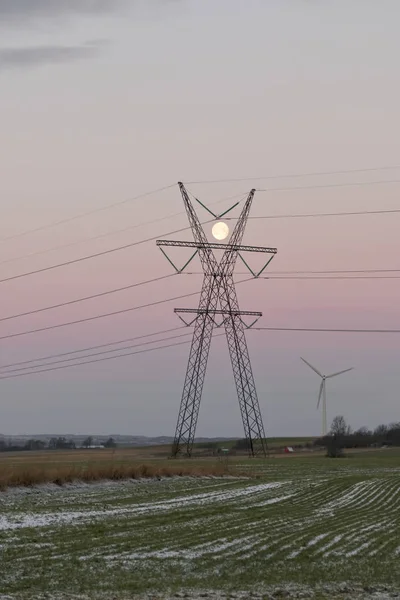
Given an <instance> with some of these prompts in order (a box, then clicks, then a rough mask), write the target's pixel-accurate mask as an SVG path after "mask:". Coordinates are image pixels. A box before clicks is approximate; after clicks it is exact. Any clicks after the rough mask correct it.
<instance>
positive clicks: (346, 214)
mask: <svg viewBox="0 0 400 600" xmlns="http://www.w3.org/2000/svg"><path fill="white" fill-rule="evenodd" d="M395 213H400V209H399V208H395V209H389V210H361V211H353V212H336V213H309V214H292V215H264V216H256V217H249V219H308V218H311V217H350V216H359V215H385V214H395ZM227 220H228V219H227ZM229 220H231V219H229Z"/></svg>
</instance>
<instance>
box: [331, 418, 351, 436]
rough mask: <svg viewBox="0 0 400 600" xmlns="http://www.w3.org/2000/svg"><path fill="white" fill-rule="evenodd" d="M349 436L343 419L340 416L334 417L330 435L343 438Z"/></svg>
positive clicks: (349, 432)
mask: <svg viewBox="0 0 400 600" xmlns="http://www.w3.org/2000/svg"><path fill="white" fill-rule="evenodd" d="M349 434H351V431H349V427H348V425H347V423H346V420H345V418H344V417H343V416H342V415H338V416H337V417H335V418H334V419H333V421H332V425H331V435H332V436H335V435H336V436H340V437H344V436H345V435H349Z"/></svg>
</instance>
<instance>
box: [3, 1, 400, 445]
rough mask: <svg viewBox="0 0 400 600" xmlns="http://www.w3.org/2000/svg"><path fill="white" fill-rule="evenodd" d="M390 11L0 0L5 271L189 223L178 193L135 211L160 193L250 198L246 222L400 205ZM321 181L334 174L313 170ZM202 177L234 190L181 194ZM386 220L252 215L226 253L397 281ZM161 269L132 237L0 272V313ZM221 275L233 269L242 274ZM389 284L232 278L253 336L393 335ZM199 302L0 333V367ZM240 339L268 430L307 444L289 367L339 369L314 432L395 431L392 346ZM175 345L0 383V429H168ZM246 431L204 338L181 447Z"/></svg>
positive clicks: (314, 417) (215, 187)
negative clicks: (268, 249)
mask: <svg viewBox="0 0 400 600" xmlns="http://www.w3.org/2000/svg"><path fill="white" fill-rule="evenodd" d="M399 19H400V4H399V2H398V0H382V1H381V2H376V0H352V1H351V2H348V1H347V0H335V1H334V2H329V3H328V2H316V1H313V0H267V1H266V0H169V1H167V0H164V1H162V0H142V1H140V0H137V1H136V0H125V1H124V0H109V1H107V0H97V1H96V0H0V111H1V116H2V118H1V129H0V133H1V138H0V205H1V209H2V210H1V219H0V238H1V239H0V279H2V280H3V279H7V278H9V277H13V276H14V275H18V274H20V273H25V272H28V271H32V270H37V269H41V268H45V267H48V266H51V265H54V264H57V263H62V262H66V261H70V260H74V259H77V258H79V257H82V256H85V255H88V254H93V253H97V252H101V251H103V250H108V249H110V248H114V247H117V246H121V245H124V244H130V243H133V242H136V241H140V240H145V239H146V238H149V237H151V238H153V237H156V236H159V237H161V238H164V237H167V234H168V233H169V232H171V231H174V230H176V229H180V228H183V227H186V226H187V219H186V216H185V214H184V213H183V212H182V211H183V203H182V198H181V196H180V193H179V189H178V187H177V186H175V187H170V188H169V189H167V190H165V191H162V192H158V193H155V194H152V195H149V196H147V197H145V198H141V199H138V200H134V199H133V198H134V197H135V196H138V195H140V194H144V193H145V192H149V191H152V190H157V189H158V188H162V187H164V186H170V185H172V184H174V183H175V182H177V181H184V182H188V183H187V187H188V189H189V190H190V191H191V192H193V194H195V195H197V197H199V198H200V199H201V200H202V202H204V203H205V204H207V205H210V206H211V205H212V204H213V203H215V202H219V201H221V200H223V199H224V198H229V197H231V196H236V195H238V197H239V196H240V195H242V196H243V197H244V196H245V194H247V193H248V192H249V190H250V189H251V188H252V187H255V188H257V189H259V190H264V191H257V193H256V195H255V199H254V203H253V208H252V216H269V215H293V214H299V213H302V214H306V213H315V212H318V213H321V212H324V213H332V212H357V211H374V210H393V209H399V210H400V201H399V192H400V166H399V165H400V116H399V114H400V113H399V106H400V73H399V68H398V57H399V55H400V38H399V35H398V27H399ZM381 167H384V168H383V169H380V170H379V168H381ZM387 167H393V168H391V169H388V168H387ZM373 168H376V169H377V170H370V171H368V170H365V171H360V172H356V170H358V169H360V170H362V169H373ZM332 171H333V172H335V171H353V172H350V173H342V174H338V173H336V174H325V175H312V174H313V173H319V172H321V173H326V172H332ZM307 174H309V175H307ZM292 175H301V177H291V176H292ZM241 178H248V180H247V181H232V179H241ZM214 180H231V181H225V182H223V183H189V182H193V181H195V182H199V181H206V182H209V181H214ZM342 184H343V185H342ZM345 184H349V185H345ZM356 184H357V185H356ZM288 188H295V189H291V190H290V189H288ZM301 188H303V189H301ZM265 190H269V191H265ZM131 199H132V200H131ZM125 200H127V202H124V203H122V202H123V201H125ZM128 200H129V201H128ZM233 202H234V200H230V201H229V200H225V201H224V202H221V203H220V205H219V206H220V207H221V210H222V209H223V208H228V207H229V206H230V205H231V204H232V203H233ZM118 203H120V204H118ZM110 205H113V206H111V207H110V208H107V209H105V210H101V211H98V212H92V211H94V210H96V209H100V208H102V207H107V206H110ZM198 208H199V216H200V217H201V219H202V221H207V220H208V215H207V213H206V212H205V211H204V210H202V209H201V208H200V207H198ZM238 210H239V209H237V211H236V213H232V216H235V215H236V216H237V215H238ZM84 213H91V214H89V215H87V216H84V217H81V218H75V217H77V216H78V215H82V214H84ZM176 213H180V214H179V215H176ZM163 217H169V218H166V219H165V220H162V221H159V222H157V221H158V220H159V219H162V218H163ZM72 218H73V219H72ZM69 219H72V220H69ZM58 221H65V222H64V223H62V224H59V225H55V226H51V227H50V226H49V225H52V224H54V223H56V222H58ZM228 223H229V224H230V226H233V225H234V222H232V221H229V222H228ZM34 229H38V231H36V232H30V233H26V232H27V231H30V230H34ZM205 229H206V232H207V234H209V235H210V232H211V224H207V225H205ZM121 230H122V231H121ZM399 231H400V213H398V214H396V213H391V214H376V215H362V216H360V215H357V216H346V217H343V216H342V217H340V216H336V217H326V218H281V219H264V220H257V219H252V220H249V223H248V226H247V229H246V234H245V238H244V242H245V243H251V244H254V245H259V246H272V247H276V248H277V249H278V254H277V256H276V257H275V259H274V260H273V262H272V263H271V266H270V267H269V272H270V273H271V274H272V273H273V272H275V273H278V272H282V271H299V270H300V271H318V270H319V271H329V270H365V269H399V272H398V273H397V276H398V277H400V241H399ZM20 234H24V235H20ZM168 237H170V238H171V239H192V238H191V234H190V232H189V231H186V232H182V233H178V234H174V235H171V236H168ZM9 238H11V239H9ZM90 238H96V239H90ZM177 257H178V255H177V254H174V258H177ZM179 257H180V258H179V260H180V261H181V262H182V263H183V262H185V258H186V257H187V253H186V251H185V250H182V251H180V254H179ZM249 260H250V261H251V260H254V259H253V257H250V258H249ZM189 271H190V272H195V273H197V274H194V275H180V276H178V275H177V276H174V277H171V278H169V279H166V280H164V281H162V282H157V283H152V284H149V285H145V286H142V287H138V288H136V289H130V290H127V291H125V292H121V293H118V294H113V295H109V296H104V297H102V298H98V299H95V300H91V301H87V302H83V303H79V304H75V305H72V306H67V307H64V308H60V309H56V310H51V311H47V312H43V313H39V314H36V315H29V316H25V317H23V318H19V319H14V320H9V321H4V320H3V322H0V338H3V337H4V336H7V335H8V334H13V333H16V332H23V331H26V330H30V329H36V328H40V327H46V326H49V325H53V324H58V323H62V322H67V321H73V320H77V319H80V318H86V317H90V316H93V315H98V314H101V313H107V312H112V311H118V310H123V309H125V308H129V307H133V306H138V305H142V304H145V303H149V302H154V301H157V300H163V299H165V298H169V297H174V296H178V295H181V294H185V293H190V292H195V291H197V290H199V289H200V285H201V275H199V273H200V272H201V267H200V263H199V262H198V261H197V262H195V263H193V264H192V265H191V266H190V268H189ZM170 273H172V268H171V266H170V265H169V264H168V262H167V261H166V259H165V258H164V257H163V256H162V254H161V253H160V251H159V250H158V249H157V247H156V244H155V241H150V242H147V243H144V244H142V245H139V246H136V247H132V248H129V249H126V250H123V251H119V252H115V253H112V254H109V255H107V256H103V257H99V258H95V259H92V260H88V261H84V262H81V263H77V264H72V265H70V266H66V267H64V268H59V269H56V270H50V271H47V272H43V273H40V274H36V275H32V276H29V277H23V278H21V279H15V280H12V281H7V282H3V283H0V286H1V289H0V292H1V295H0V298H1V304H0V306H1V315H0V319H4V318H5V317H8V316H10V315H14V314H17V313H21V312H27V311H32V310H35V309H39V308H42V307H46V306H50V305H54V304H58V303H62V302H66V301H69V300H74V299H77V298H81V297H84V296H88V295H92V294H97V293H101V292H103V291H107V290H110V289H112V288H117V287H123V286H128V285H130V284H133V283H136V282H141V281H145V280H147V279H152V278H154V277H161V276H163V275H168V274H170ZM237 273H238V274H237V277H236V278H237V280H240V279H244V278H246V277H247V275H245V274H244V273H245V267H244V265H240V264H238V266H237ZM379 275H380V277H382V275H385V274H384V273H380V274H379ZM386 275H391V276H392V277H394V278H392V279H387V278H386V279H385V278H380V279H377V280H371V279H361V280H358V281H357V280H354V279H334V280H332V281H327V280H326V279H323V280H320V281H316V280H314V279H306V280H304V281H299V280H297V279H274V280H259V281H250V282H248V283H245V284H240V285H238V295H239V299H240V302H241V307H242V308H243V309H244V310H261V311H262V312H263V317H262V319H261V320H260V322H259V325H260V326H261V327H294V328H298V327H300V328H302V327H306V328H307V327H311V328H312V327H317V328H318V327H321V328H353V329H354V328H356V329H358V328H368V329H376V328H384V329H387V328H390V329H400V308H399V307H400V278H395V277H396V273H391V274H390V273H389V274H388V273H386ZM197 300H198V298H197V297H191V298H187V299H182V300H178V301H175V302H168V303H165V304H160V305H158V306H155V307H149V308H147V309H143V310H138V311H132V312H130V313H125V314H122V315H119V316H115V317H111V318H104V319H99V320H95V321H92V322H89V323H82V324H80V325H75V326H71V327H65V328H58V329H55V330H52V331H47V332H42V333H38V334H34V335H26V336H21V337H15V338H11V339H1V340H0V363H1V365H5V364H10V363H15V362H19V361H24V360H30V359H32V358H36V357H40V356H46V355H52V354H57V353H62V352H67V351H70V350H75V349H79V348H84V347H90V346H94V345H97V344H103V343H107V342H111V341H114V340H121V339H126V338H131V337H135V336H140V335H146V334H149V333H152V332H158V331H161V330H166V329H169V328H173V327H175V326H176V327H179V325H180V322H179V320H178V319H177V317H176V316H175V315H174V313H173V309H174V307H176V306H183V307H191V308H195V307H196V302H197ZM178 333H182V332H181V331H179V332H176V335H177V334H178ZM183 333H185V331H183ZM170 335H174V334H170ZM184 339H189V337H188V338H184ZM247 339H248V344H249V350H250V354H251V359H252V363H253V370H254V375H255V380H256V384H257V389H258V394H259V401H260V405H261V409H262V413H263V417H264V425H265V429H266V432H267V434H268V435H270V436H282V435H318V434H319V433H320V431H321V414H320V413H318V412H317V411H316V401H317V392H318V386H319V380H318V377H317V376H316V375H315V374H314V373H313V372H312V371H311V370H309V369H308V368H307V367H306V366H305V365H304V364H303V363H302V362H301V361H300V356H304V358H306V359H307V360H309V361H310V362H311V363H313V364H315V365H316V366H317V368H319V369H321V370H322V371H324V372H326V373H330V372H334V371H338V370H341V369H345V368H347V367H354V368H355V370H354V371H352V372H350V373H346V374H345V375H343V377H340V378H337V379H335V380H332V381H331V382H329V384H328V420H329V421H331V419H332V418H333V417H334V416H335V415H336V414H343V415H344V416H345V418H346V419H347V420H348V422H349V423H350V424H351V425H352V426H353V427H359V426H362V425H366V426H369V427H374V426H376V425H378V424H379V423H390V422H394V421H399V420H400V410H399V391H398V390H399V387H400V371H399V356H400V355H399V350H400V335H396V334H393V335H389V334H386V335H385V334H382V335H376V334H375V335H372V334H369V335H367V334H338V333H318V334H317V333H299V332H268V331H259V332H257V331H253V332H251V331H250V332H249V333H248V335H247ZM145 341H147V340H145ZM177 341H180V339H178V340H177ZM138 349H140V348H138ZM188 352H189V346H188V345H182V346H178V347H174V348H170V349H168V350H164V351H157V352H149V353H144V354H139V355H136V356H129V357H126V358H124V359H121V360H115V361H107V362H102V363H98V364H94V365H88V366H83V367H78V368H71V369H64V370H59V371H55V372H48V373H44V374H42V375H30V376H28V377H21V378H16V379H7V380H4V381H1V392H0V433H2V434H5V435H8V434H16V433H20V434H34V433H60V434H67V433H93V434H112V433H121V434H133V435H172V434H173V433H174V430H175V425H176V418H177V412H178V407H179V402H180V397H181V393H182V386H183V381H184V375H185V371H186V364H187V358H188ZM242 434H243V432H242V424H241V418H240V412H239V408H238V402H237V398H236V391H235V388H234V383H233V376H232V370H231V366H230V362H229V356H228V350H227V345H226V340H225V339H224V337H217V338H215V340H213V344H212V351H211V356H210V361H209V369H208V373H207V378H206V384H205V388H204V394H203V401H202V406H201V410H200V417H199V422H198V429H197V435H199V436H218V435H221V436H241V435H242Z"/></svg>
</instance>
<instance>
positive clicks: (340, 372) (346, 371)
mask: <svg viewBox="0 0 400 600" xmlns="http://www.w3.org/2000/svg"><path fill="white" fill-rule="evenodd" d="M353 368H354V367H351V368H350V369H345V370H344V371H339V372H338V373H333V374H332V375H327V376H326V378H327V379H330V378H331V377H336V376H337V375H342V374H343V373H348V371H352V370H353Z"/></svg>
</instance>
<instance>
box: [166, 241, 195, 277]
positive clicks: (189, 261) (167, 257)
mask: <svg viewBox="0 0 400 600" xmlns="http://www.w3.org/2000/svg"><path fill="white" fill-rule="evenodd" d="M159 248H160V250H161V252H162V253H163V254H164V256H165V258H166V259H167V261H168V262H169V263H170V264H171V265H172V266H173V267H174V269H175V271H176V272H177V273H179V274H180V273H182V271H184V270H185V269H186V267H187V266H188V265H189V264H190V263H191V262H192V260H193V259H194V257H195V256H196V254H197V252H198V250H196V251H195V252H194V253H193V254H192V256H191V257H190V258H189V260H188V261H187V262H186V263H185V264H184V265H183V267H182V268H181V269H178V267H177V266H176V264H175V263H174V262H173V261H172V260H171V259H170V257H169V256H168V254H167V253H166V252H165V251H164V250H163V248H162V247H161V246H159Z"/></svg>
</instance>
